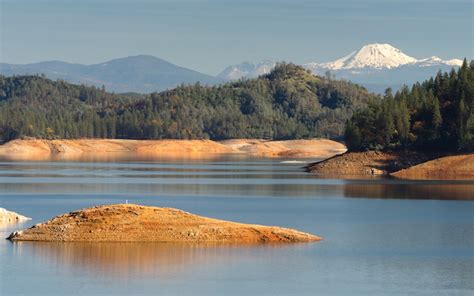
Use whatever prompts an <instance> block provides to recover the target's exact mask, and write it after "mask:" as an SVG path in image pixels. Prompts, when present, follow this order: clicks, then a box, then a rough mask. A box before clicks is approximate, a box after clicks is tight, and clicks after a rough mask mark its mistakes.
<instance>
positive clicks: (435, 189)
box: [344, 181, 474, 200]
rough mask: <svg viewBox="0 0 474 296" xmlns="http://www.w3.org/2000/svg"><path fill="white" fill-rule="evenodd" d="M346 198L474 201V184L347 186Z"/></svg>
mask: <svg viewBox="0 0 474 296" xmlns="http://www.w3.org/2000/svg"><path fill="white" fill-rule="evenodd" d="M344 196H346V197H356V198H388V199H391V198H396V199H445V200H473V199H474V184H462V183H461V184H436V183H433V182H429V181H426V182H423V183H421V184H370V185H367V184H347V185H345V186H344Z"/></svg>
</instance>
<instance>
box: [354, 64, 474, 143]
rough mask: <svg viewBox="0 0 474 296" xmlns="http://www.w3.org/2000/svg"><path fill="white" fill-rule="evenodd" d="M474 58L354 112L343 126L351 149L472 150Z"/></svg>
mask: <svg viewBox="0 0 474 296" xmlns="http://www.w3.org/2000/svg"><path fill="white" fill-rule="evenodd" d="M473 96H474V61H471V62H470V64H468V62H467V60H466V59H465V60H464V62H463V65H462V66H461V67H460V68H459V69H458V70H457V71H456V70H454V69H453V70H452V71H451V72H449V73H447V72H446V73H441V72H438V74H437V75H436V76H435V77H432V78H430V79H429V80H426V81H424V82H423V83H415V84H414V85H413V86H412V87H411V89H409V88H408V87H406V86H405V87H403V88H402V89H401V90H399V91H397V92H396V93H395V95H393V94H392V90H391V89H387V90H386V91H385V95H384V97H383V99H382V100H371V101H370V102H369V104H368V106H367V107H366V108H362V109H360V110H358V111H357V112H356V113H355V114H354V116H352V118H351V119H350V120H348V122H347V124H346V129H345V140H346V144H347V146H348V148H349V149H350V150H353V151H363V150H397V149H415V150H438V151H458V150H473V149H474V100H473Z"/></svg>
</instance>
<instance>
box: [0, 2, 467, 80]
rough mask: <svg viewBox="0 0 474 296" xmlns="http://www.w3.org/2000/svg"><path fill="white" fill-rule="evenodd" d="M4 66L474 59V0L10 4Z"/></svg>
mask: <svg viewBox="0 0 474 296" xmlns="http://www.w3.org/2000/svg"><path fill="white" fill-rule="evenodd" d="M0 5H1V6H0V10H1V27H0V33H1V44H0V61H2V62H7V63H29V62H38V61H44V60H62V61H68V62H77V63H85V64H92V63H97V62H103V61H106V60H110V59H112V58H117V57H123V56H129V55H137V54H150V55H154V56H157V57H161V58H163V59H166V60H168V61H170V62H173V63H176V64H178V65H181V66H184V67H188V68H192V69H195V70H199V71H202V72H205V73H208V74H217V73H218V72H220V70H222V69H223V68H224V67H226V66H228V65H230V64H236V63H240V62H242V61H259V60H262V59H272V60H287V61H293V62H296V63H304V62H311V61H315V62H326V61H330V60H333V59H335V58H339V57H341V56H343V55H346V54H348V53H350V52H351V51H353V50H356V49H358V48H359V47H361V46H362V45H364V44H366V43H374V42H378V43H390V44H392V45H394V46H396V47H398V48H400V49H402V50H403V51H404V52H405V53H407V54H409V55H412V56H415V57H417V58H421V57H427V56H431V55H438V56H440V57H441V58H444V59H448V58H462V57H468V58H472V57H473V47H474V45H473V42H474V41H473V40H474V36H473V28H472V27H473V4H472V1H471V0H444V1H440V0H397V1H395V0H393V1H382V0H325V1H309V0H284V1H283V0H273V1H270V0H220V1H217V0H208V1H204V0H159V1H151V0H136V1H132V0H128V1H125V0H83V1H81V0H0Z"/></svg>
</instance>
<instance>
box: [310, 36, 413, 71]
mask: <svg viewBox="0 0 474 296" xmlns="http://www.w3.org/2000/svg"><path fill="white" fill-rule="evenodd" d="M416 61H417V59H415V58H413V57H411V56H408V55H406V54H404V53H403V52H402V51H401V50H399V49H398V48H395V47H393V46H391V45H390V44H378V43H375V44H368V45H365V46H363V47H362V48H361V49H360V50H359V51H354V52H352V53H351V54H349V55H348V56H345V57H343V58H341V59H338V60H336V61H334V62H329V63H324V64H316V63H310V64H312V65H313V66H319V67H323V68H326V69H330V70H340V69H359V68H373V69H383V68H387V69H392V68H396V67H399V66H401V65H406V64H411V63H415V62H416ZM308 66H309V64H308Z"/></svg>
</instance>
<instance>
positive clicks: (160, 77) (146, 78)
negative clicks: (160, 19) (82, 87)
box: [0, 43, 462, 93]
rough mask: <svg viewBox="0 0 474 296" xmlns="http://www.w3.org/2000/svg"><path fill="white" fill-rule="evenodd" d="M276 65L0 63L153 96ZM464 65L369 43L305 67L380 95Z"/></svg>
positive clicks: (4, 70) (12, 69)
mask: <svg viewBox="0 0 474 296" xmlns="http://www.w3.org/2000/svg"><path fill="white" fill-rule="evenodd" d="M275 64H276V62H275V61H268V60H266V61H262V62H260V63H257V64H253V63H250V62H244V63H242V64H238V65H233V66H229V67H227V68H225V69H224V70H223V71H222V72H221V73H219V74H218V75H217V76H215V77H214V76H210V75H206V74H203V73H200V72H197V71H194V70H190V69H187V68H183V67H179V66H177V65H174V64H172V63H169V62H167V61H165V60H162V59H160V58H157V57H153V56H149V55H139V56H131V57H125V58H119V59H114V60H111V61H108V62H105V63H100V64H94V65H81V64H71V63H66V62H59V61H48V62H40V63H35V64H26V65H13V64H5V63H0V74H3V75H7V76H10V75H23V74H40V73H43V74H45V75H46V76H47V77H49V78H51V79H64V80H66V81H69V82H72V83H83V84H87V85H95V86H99V87H100V86H102V85H104V86H105V88H106V89H107V90H110V91H115V92H138V93H148V92H153V91H162V90H165V89H170V88H174V87H175V86H177V85H179V84H181V83H184V84H193V83H196V82H200V83H201V84H205V85H214V84H218V83H222V82H225V81H231V80H237V79H240V78H243V77H247V78H254V77H257V76H260V75H263V74H266V73H269V72H270V71H271V70H272V69H273V67H275ZM461 65H462V60H459V59H452V60H442V59H440V58H438V57H436V56H433V57H430V58H424V59H416V58H414V57H411V56H409V55H406V54H404V53H403V52H402V51H401V50H400V49H397V48H395V47H393V46H391V45H390V44H378V43H375V44H368V45H365V46H363V47H362V48H361V49H360V50H358V51H354V52H352V53H351V54H349V55H348V56H346V57H343V58H340V59H338V60H335V61H332V62H327V63H316V62H312V63H307V64H303V65H302V66H303V67H305V68H306V69H308V70H311V71H312V72H313V73H314V74H317V75H326V73H327V72H328V71H329V72H330V74H331V75H332V76H335V77H336V78H337V79H346V80H350V81H353V82H356V83H358V84H361V85H363V86H365V87H367V88H368V89H369V90H370V91H374V92H378V93H381V92H383V90H384V89H385V88H387V87H392V88H394V89H398V88H399V87H400V86H401V85H403V84H407V85H411V84H412V83H414V82H416V81H423V80H425V79H426V78H428V77H430V76H433V75H435V74H436V72H437V71H439V70H442V71H449V70H451V68H453V67H455V68H457V67H459V66H461Z"/></svg>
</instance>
